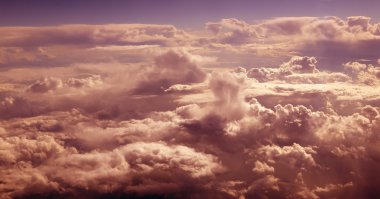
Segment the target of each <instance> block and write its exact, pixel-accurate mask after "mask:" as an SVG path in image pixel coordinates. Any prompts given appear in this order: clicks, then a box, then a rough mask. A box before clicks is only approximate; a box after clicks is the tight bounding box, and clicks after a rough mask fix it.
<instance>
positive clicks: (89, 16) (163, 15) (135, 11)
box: [0, 0, 380, 28]
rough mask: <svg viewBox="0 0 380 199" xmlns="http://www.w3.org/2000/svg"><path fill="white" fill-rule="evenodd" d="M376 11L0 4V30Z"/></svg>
mask: <svg viewBox="0 0 380 199" xmlns="http://www.w3.org/2000/svg"><path fill="white" fill-rule="evenodd" d="M379 7H380V1H377V0H366V1H360V0H282V1H276V0H251V1H248V0H241V1H231V0H208V1H204V0H203V1H202V0H192V1H174V0H161V1H157V0H125V1H121V0H108V1H100V0H92V1H89V0H65V1H58V0H34V1H27V0H2V1H0V25H1V26H8V25H9V26H15V25H20V26H24V25H31V26H35V25H56V24H67V23H85V24H104V23H160V24H162V23H165V24H173V25H176V26H179V27H181V28H194V27H197V28H198V27H202V26H203V25H204V23H205V22H207V21H215V20H219V19H221V18H239V19H243V20H246V21H248V22H252V21H255V20H261V19H268V18H272V17H281V16H332V15H333V16H339V17H342V18H345V17H347V16H353V15H364V16H369V17H372V19H373V20H374V21H376V22H377V21H379V14H378V8H379Z"/></svg>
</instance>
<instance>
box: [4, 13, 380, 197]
mask: <svg viewBox="0 0 380 199" xmlns="http://www.w3.org/2000/svg"><path fill="white" fill-rule="evenodd" d="M206 26H207V29H208V30H209V31H210V33H208V34H200V35H198V33H194V34H192V35H190V34H188V33H185V32H183V31H181V30H179V29H177V28H175V27H173V26H170V25H103V26H101V25H67V26H66V25H65V26H57V27H29V28H25V27H19V28H13V27H3V28H0V32H4V37H3V38H1V39H0V44H1V45H2V46H4V47H2V50H4V48H7V49H6V50H5V51H6V53H1V55H0V62H1V63H2V64H3V66H6V67H5V68H3V71H2V74H0V126H1V127H0V176H2V179H0V193H1V195H2V197H4V198H51V197H53V198H93V197H100V198H102V197H107V198H112V197H116V198H120V197H126V198H245V199H250V198H316V199H317V198H376V197H378V196H379V195H380V193H379V191H378V186H377V185H378V184H379V183H380V181H379V179H380V171H379V169H378V168H380V165H379V160H380V148H379V147H378V146H379V143H380V139H379V138H380V137H379V135H378V132H379V131H380V108H379V106H380V96H379V93H378V90H379V85H380V83H379V79H380V78H379V74H380V73H379V68H378V63H374V60H373V59H372V54H371V52H368V49H367V50H363V49H365V48H364V47H365V46H367V47H372V48H369V49H373V48H375V47H376V46H377V43H376V42H377V39H378V38H377V36H378V33H377V32H376V31H377V29H376V28H378V26H377V25H375V24H372V23H371V22H370V20H369V18H367V17H360V16H359V17H349V18H348V19H347V20H342V19H340V18H337V17H324V18H315V17H288V18H275V19H270V20H265V21H261V22H258V23H255V24H249V23H247V22H243V21H240V20H238V19H223V20H221V21H220V22H216V23H208V24H207V25H206ZM10 30H11V31H10ZM12 31H13V33H12V35H13V36H12V35H10V33H9V32H12ZM327 44H328V45H327ZM268 46H273V48H272V49H267V48H268ZM347 46H349V47H350V48H346V47H347ZM308 47H311V48H308ZM331 48H333V49H331ZM9 49H13V50H14V51H9ZM71 50H74V51H71ZM325 50H326V52H325ZM362 50H363V51H362ZM5 51H4V52H5ZM322 51H323V52H322ZM340 51H342V52H341V53H342V54H343V55H344V56H340V55H339V54H338V55H335V54H334V52H340ZM36 52H38V53H39V54H38V53H37V54H35V53H36ZM76 52H78V53H79V54H78V57H76V58H75V59H74V58H73V57H70V58H73V59H67V58H68V57H66V56H73V55H74V54H76ZM273 52H275V54H271V53H273ZM350 52H351V53H353V54H355V56H352V57H351V58H350V59H349V60H346V57H350ZM326 53H327V54H328V55H329V56H321V55H325V54H326ZM19 55H23V56H19ZM43 55H44V56H43ZM332 55H334V56H332ZM362 55H363V56H362ZM225 56H230V57H229V58H233V60H235V61H234V62H228V66H229V67H224V66H225V65H223V61H225V60H224V58H225ZM246 56H249V64H241V63H240V62H241V60H244V59H245V58H247V57H246ZM257 56H258V57H260V56H263V57H265V58H269V60H270V61H268V62H267V63H265V62H266V61H267V59H263V60H261V59H260V60H261V61H262V62H264V64H262V63H261V62H256V61H255V59H256V58H258V57H257ZM210 57H215V59H214V58H212V59H210ZM255 57H256V58H255ZM334 57H336V59H334V61H335V62H337V63H339V64H338V65H329V64H327V62H326V60H327V59H333V58H334ZM82 58H83V61H78V60H82ZM103 58H104V59H103ZM251 58H252V59H251ZM341 58H342V59H341ZM343 58H344V59H343ZM370 58H371V59H370ZM42 59H49V60H51V61H53V62H54V64H53V65H51V66H60V67H50V64H48V65H49V67H45V66H46V65H44V64H41V65H40V64H37V67H36V65H33V67H25V65H22V64H20V63H21V62H22V61H25V63H27V62H29V63H32V62H34V63H42V62H39V60H40V61H41V60H42ZM57 59H62V60H66V59H67V60H68V62H57ZM100 59H101V60H102V61H99V60H100ZM377 59H378V55H377V57H376V60H377ZM12 60H13V61H12ZM342 60H344V61H342ZM376 60H375V61H376ZM53 62H52V63H53ZM72 62H73V63H75V64H72ZM83 62H87V63H86V64H84V63H83ZM10 63H13V65H12V64H10ZM47 63H48V62H46V63H45V64H47ZM17 64H20V65H17ZM224 64H225V63H224ZM342 64H343V65H342ZM236 66H240V67H236ZM266 66H268V67H266ZM232 67H235V69H233V68H232ZM339 67H340V68H339ZM326 69H328V70H326ZM41 77H42V78H41ZM25 91H26V92H25Z"/></svg>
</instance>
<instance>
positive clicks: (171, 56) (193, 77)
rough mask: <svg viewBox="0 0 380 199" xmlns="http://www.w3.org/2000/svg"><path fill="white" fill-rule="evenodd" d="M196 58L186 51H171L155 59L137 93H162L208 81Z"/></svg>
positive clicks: (143, 76)
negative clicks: (183, 85) (176, 87)
mask: <svg viewBox="0 0 380 199" xmlns="http://www.w3.org/2000/svg"><path fill="white" fill-rule="evenodd" d="M198 59H202V58H201V57H196V56H195V55H192V54H190V53H187V52H185V51H174V50H170V51H168V52H165V53H163V54H161V55H159V56H157V57H156V58H155V59H154V64H153V65H152V66H151V67H149V68H148V69H147V71H146V72H145V74H144V75H142V77H141V78H142V79H143V80H142V81H141V82H140V83H139V84H138V85H137V87H136V89H135V93H162V92H164V91H165V90H166V89H168V88H169V87H170V86H173V85H175V84H190V83H199V82H202V81H204V80H205V79H206V73H205V72H204V71H203V69H202V68H201V67H200V65H199V63H200V62H201V61H202V60H200V61H198Z"/></svg>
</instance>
